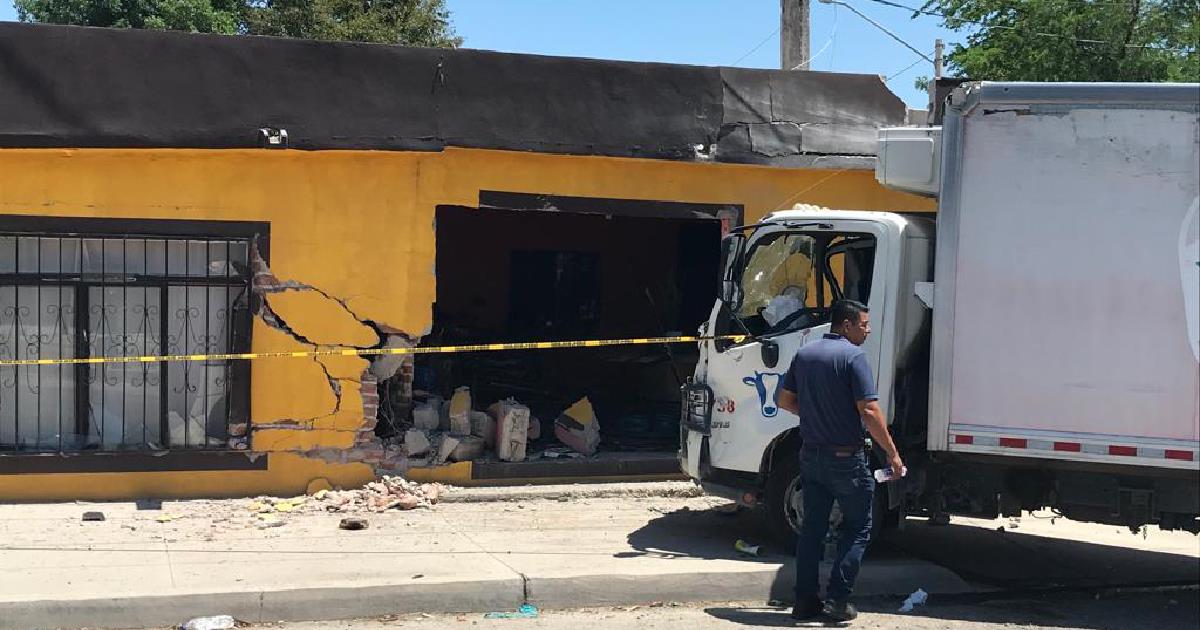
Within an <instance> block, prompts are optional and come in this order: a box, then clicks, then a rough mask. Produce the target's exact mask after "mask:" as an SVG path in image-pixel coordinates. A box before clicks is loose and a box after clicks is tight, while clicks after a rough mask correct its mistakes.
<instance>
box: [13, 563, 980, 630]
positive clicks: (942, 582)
mask: <svg viewBox="0 0 1200 630" xmlns="http://www.w3.org/2000/svg"><path fill="white" fill-rule="evenodd" d="M868 566H870V570H868V571H864V573H863V574H862V575H861V576H860V580H859V588H858V594H859V595H860V596H862V597H886V596H904V595H907V594H908V593H909V592H911V591H913V590H915V589H916V588H917V587H920V588H924V589H925V590H926V591H927V592H929V593H932V594H937V595H950V594H967V593H977V592H979V589H977V588H975V587H974V586H972V585H970V584H968V583H967V582H965V581H963V580H962V579H961V578H959V577H958V576H957V575H955V574H953V573H951V572H950V571H948V570H946V569H943V568H941V567H937V566H936V565H932V564H930V563H927V562H922V561H902V562H878V563H873V564H871V565H868ZM823 570H827V567H825V568H823ZM793 575H794V574H793V570H792V568H791V565H790V564H784V565H766V566H763V567H762V568H753V569H749V570H742V571H716V572H712V571H710V572H683V573H654V574H641V575H574V576H555V577H529V576H523V575H514V576H513V577H509V578H501V579H496V580H463V581H446V582H440V583H438V582H432V583H421V584H402V585H384V586H364V587H329V588H299V589H289V590H277V591H250V592H245V591H243V592H220V593H193V594H180V595H148V596H135V597H122V598H94V599H77V600H31V601H15V602H0V630H10V629H11V630H41V629H45V630H51V629H56V628H82V627H87V628H161V627H176V626H177V625H178V624H180V623H182V622H183V621H186V620H188V619H191V618H194V617H203V616H207V615H232V616H233V617H234V618H235V619H239V620H241V621H247V622H252V623H264V622H275V621H324V620H334V619H354V618H369V617H379V616H382V615H389V614H411V613H422V612H427V613H485V612H490V611H504V610H516V609H517V608H518V607H519V606H521V605H522V604H525V603H530V604H533V605H535V606H538V607H539V608H544V609H556V608H557V609H561V608H589V607H603V606H635V605H648V604H652V603H655V602H681V603H698V602H711V601H763V602H766V601H768V600H770V599H780V600H785V601H786V600H790V595H791V591H792V584H793ZM918 582H919V583H918Z"/></svg>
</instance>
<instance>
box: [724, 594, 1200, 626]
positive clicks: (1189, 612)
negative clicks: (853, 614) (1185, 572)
mask: <svg viewBox="0 0 1200 630" xmlns="http://www.w3.org/2000/svg"><path fill="white" fill-rule="evenodd" d="M859 609H860V610H861V611H862V612H863V613H867V614H868V615H870V618H869V620H864V619H859V620H857V621H856V622H854V623H853V624H842V623H836V622H833V621H827V622H822V621H813V622H807V623H802V624H797V623H796V622H793V621H792V620H791V618H790V617H789V616H788V614H787V609H786V608H768V607H745V608H733V607H711V608H706V609H705V611H704V612H706V613H707V614H709V615H710V616H712V617H714V618H716V619H720V620H723V621H727V622H731V623H737V624H741V625H746V626H761V627H818V628H819V627H834V628H836V627H846V626H847V625H853V626H862V627H878V628H907V627H919V628H933V627H944V626H943V625H941V624H938V623H937V622H938V621H943V622H953V625H954V627H960V625H962V626H963V627H974V624H980V626H981V627H988V628H991V627H997V626H1016V627H1022V628H1043V627H1045V628H1077V629H1079V630H1175V629H1179V630H1184V629H1187V630H1192V629H1194V628H1196V627H1197V626H1198V625H1200V594H1198V593H1197V592H1196V591H1190V592H1183V593H1173V594H1167V593H1151V594H1138V595H1126V596H1118V597H1112V598H1103V599H1100V600H1096V599H1094V598H1093V597H1092V596H1090V595H1086V594H1072V595H1063V594H1058V595H1043V596H1040V597H1028V598H1005V599H996V600H990V601H980V602H978V603H975V604H964V603H946V604H937V603H936V599H933V600H931V602H930V605H928V606H924V607H921V608H919V609H917V611H916V612H913V613H898V612H896V603H895V602H891V601H888V600H887V599H871V600H866V601H864V602H862V603H861V605H860V606H859ZM864 621H867V622H868V623H865V624H864V623H863V622H864Z"/></svg>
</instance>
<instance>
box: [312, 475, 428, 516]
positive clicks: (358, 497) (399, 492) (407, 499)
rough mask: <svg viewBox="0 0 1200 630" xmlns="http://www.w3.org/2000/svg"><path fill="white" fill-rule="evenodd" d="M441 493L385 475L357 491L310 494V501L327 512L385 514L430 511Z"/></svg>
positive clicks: (328, 491) (329, 491)
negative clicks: (405, 511)
mask: <svg viewBox="0 0 1200 630" xmlns="http://www.w3.org/2000/svg"><path fill="white" fill-rule="evenodd" d="M445 492H446V488H445V486H443V485H442V484H440V483H417V482H415V481H408V480H406V479H404V478H403V477H386V476H385V477H382V478H380V480H379V481H373V482H371V483H369V484H367V485H366V486H364V487H363V488H361V489H357V490H322V491H320V492H317V493H316V494H314V495H313V500H314V502H315V503H317V504H319V505H320V506H321V507H322V508H323V509H325V510H327V511H329V512H386V511H387V510H392V509H396V510H414V509H417V508H431V507H433V506H434V505H436V504H437V502H438V501H440V500H441V498H442V495H443V494H445Z"/></svg>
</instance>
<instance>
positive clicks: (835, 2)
mask: <svg viewBox="0 0 1200 630" xmlns="http://www.w3.org/2000/svg"><path fill="white" fill-rule="evenodd" d="M821 2H823V3H825V4H832V5H841V6H844V7H846V8H847V9H850V11H852V12H853V13H854V14H855V15H857V16H858V17H860V18H862V19H864V20H866V21H868V22H870V23H871V25H872V26H874V27H875V28H877V29H879V30H881V31H883V32H884V33H886V34H887V36H888V37H891V38H892V39H894V40H896V41H898V42H900V43H901V44H903V45H904V47H905V48H907V49H909V50H911V51H913V52H914V53H916V54H918V55H920V56H921V57H922V58H923V59H925V61H928V62H929V63H933V59H931V58H929V57H928V56H927V55H926V54H925V53H923V52H921V51H919V50H917V49H916V47H914V46H913V45H912V44H910V43H908V42H906V41H904V40H903V39H901V37H900V36H899V35H897V34H895V33H893V32H892V31H890V30H888V27H886V26H884V25H882V24H880V23H879V22H876V21H875V20H872V19H871V17H870V16H868V15H867V14H866V13H863V12H862V11H859V10H858V9H856V8H854V7H852V6H850V5H849V4H846V3H845V2H842V0H821Z"/></svg>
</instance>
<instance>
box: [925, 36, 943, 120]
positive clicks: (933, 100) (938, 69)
mask: <svg viewBox="0 0 1200 630" xmlns="http://www.w3.org/2000/svg"><path fill="white" fill-rule="evenodd" d="M945 48H946V45H945V44H943V43H942V40H940V39H937V40H934V42H933V78H932V79H930V80H929V86H928V88H927V89H928V90H929V109H928V112H929V113H928V116H929V120H931V121H932V120H933V119H934V117H935V116H936V112H937V106H938V103H937V82H938V79H940V78H942V52H943V51H944V50H945Z"/></svg>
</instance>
